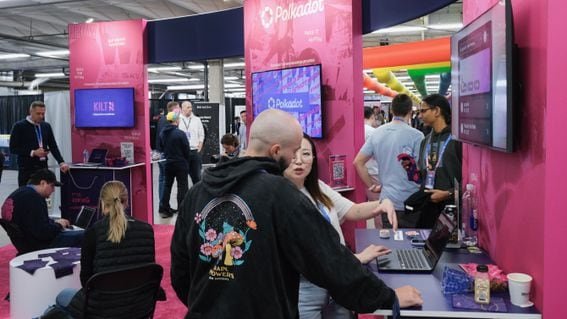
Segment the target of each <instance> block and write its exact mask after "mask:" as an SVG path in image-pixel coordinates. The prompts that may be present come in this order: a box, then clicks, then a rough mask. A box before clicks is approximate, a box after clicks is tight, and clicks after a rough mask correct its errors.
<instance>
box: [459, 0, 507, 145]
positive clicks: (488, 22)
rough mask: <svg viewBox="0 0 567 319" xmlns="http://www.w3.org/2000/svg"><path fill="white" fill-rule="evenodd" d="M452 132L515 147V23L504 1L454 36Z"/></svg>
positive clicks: (464, 137) (481, 142)
mask: <svg viewBox="0 0 567 319" xmlns="http://www.w3.org/2000/svg"><path fill="white" fill-rule="evenodd" d="M451 66H452V69H451V83H452V88H453V89H452V91H453V93H452V108H453V112H452V124H451V127H452V133H453V135H454V136H455V137H456V138H457V139H458V140H460V141H463V142H467V143H471V144H477V145H484V146H488V147H491V148H493V149H496V150H502V151H507V152H511V151H513V142H514V139H513V124H514V123H513V110H514V105H513V98H512V97H513V90H512V87H513V83H512V66H513V26H512V9H511V7H510V3H509V1H508V0H506V1H499V2H498V3H496V4H495V5H494V6H493V7H492V8H490V9H489V10H488V11H486V12H485V13H483V14H482V15H481V16H479V17H478V18H477V19H476V20H474V21H473V22H471V23H470V24H468V25H467V26H466V27H464V28H463V29H462V30H460V31H459V32H457V33H456V34H455V35H453V37H452V38H451Z"/></svg>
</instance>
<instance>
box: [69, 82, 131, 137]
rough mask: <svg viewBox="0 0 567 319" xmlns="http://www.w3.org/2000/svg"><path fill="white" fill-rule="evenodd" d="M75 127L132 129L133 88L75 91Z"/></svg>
mask: <svg viewBox="0 0 567 319" xmlns="http://www.w3.org/2000/svg"><path fill="white" fill-rule="evenodd" d="M75 127H77V128H95V127H134V88H112V89H77V90H75Z"/></svg>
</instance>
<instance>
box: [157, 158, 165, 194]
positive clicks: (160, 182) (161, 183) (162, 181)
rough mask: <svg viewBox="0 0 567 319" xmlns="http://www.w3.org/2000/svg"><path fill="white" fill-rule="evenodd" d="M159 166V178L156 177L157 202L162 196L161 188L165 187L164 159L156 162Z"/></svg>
mask: <svg viewBox="0 0 567 319" xmlns="http://www.w3.org/2000/svg"><path fill="white" fill-rule="evenodd" d="M158 167H159V179H158V196H159V202H160V203H161V199H162V197H163V190H164V189H165V161H162V162H158Z"/></svg>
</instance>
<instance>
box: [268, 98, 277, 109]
mask: <svg viewBox="0 0 567 319" xmlns="http://www.w3.org/2000/svg"><path fill="white" fill-rule="evenodd" d="M275 107H276V100H275V99H274V98H273V97H271V98H269V99H268V108H269V109H273V108H275Z"/></svg>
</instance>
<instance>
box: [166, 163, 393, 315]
mask: <svg viewBox="0 0 567 319" xmlns="http://www.w3.org/2000/svg"><path fill="white" fill-rule="evenodd" d="M279 175H280V170H279V166H278V165H277V164H276V163H275V162H274V161H273V160H271V159H268V158H251V157H243V158H238V159H234V160H231V161H228V162H225V163H223V164H221V165H219V166H217V167H214V168H211V169H208V170H207V171H205V173H204V175H203V179H202V183H199V184H197V185H195V186H193V188H191V190H190V191H189V192H188V194H187V195H186V197H185V200H184V201H183V205H182V208H181V210H180V213H179V217H178V219H177V223H176V225H175V232H174V234H173V239H172V245H171V259H172V262H171V282H172V285H173V288H174V289H175V291H176V293H177V296H178V297H179V299H180V300H181V301H182V302H183V303H185V304H186V305H188V308H189V309H190V313H188V314H187V315H186V318H297V317H298V310H297V302H298V290H299V274H300V273H301V274H303V275H304V276H305V277H306V278H307V279H308V280H310V281H311V282H313V283H315V284H316V285H318V286H321V287H324V288H326V289H327V290H329V292H330V293H331V295H332V296H333V298H334V299H335V300H336V301H337V302H338V303H340V304H342V305H343V306H345V307H347V308H350V309H353V310H356V311H359V312H370V311H374V310H375V309H378V308H391V307H392V305H393V303H394V301H395V293H394V291H393V290H392V289H390V288H388V287H387V286H386V285H385V284H384V283H383V282H382V281H381V280H380V279H378V278H377V277H376V276H375V275H373V274H372V273H371V272H369V271H368V270H367V269H366V268H365V267H364V266H362V265H361V264H360V262H359V261H358V259H356V257H354V255H353V254H352V253H351V252H350V251H349V250H348V249H347V248H345V247H344V246H343V245H341V244H340V242H339V236H338V234H337V232H336V231H335V229H334V228H333V227H332V226H331V225H330V224H329V223H328V222H326V221H325V220H324V218H323V217H322V216H321V214H320V213H319V212H318V211H317V209H316V208H315V206H314V205H313V204H312V203H311V201H310V200H309V199H308V198H307V197H305V196H304V195H303V194H301V192H299V191H298V190H297V188H296V187H295V186H294V185H292V184H291V183H290V182H289V181H287V180H286V179H285V178H283V177H282V176H279Z"/></svg>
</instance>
